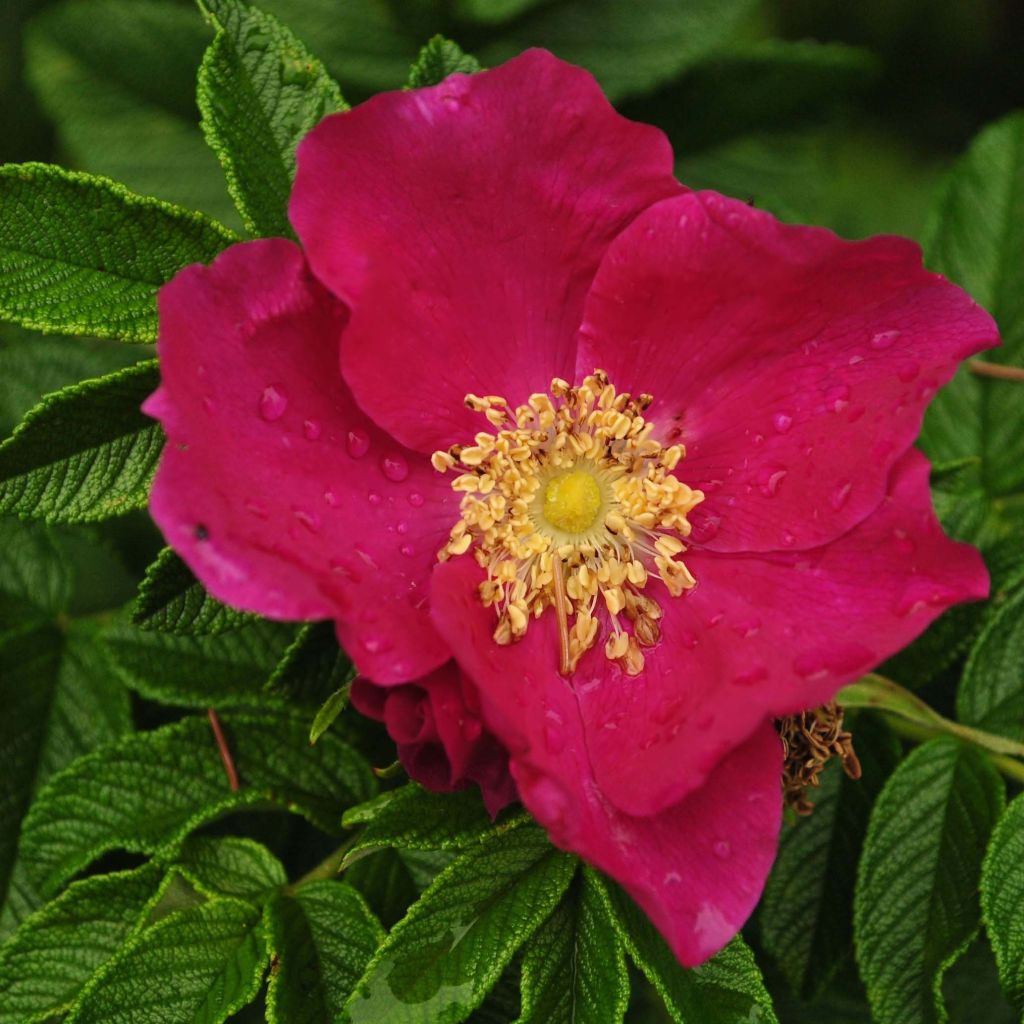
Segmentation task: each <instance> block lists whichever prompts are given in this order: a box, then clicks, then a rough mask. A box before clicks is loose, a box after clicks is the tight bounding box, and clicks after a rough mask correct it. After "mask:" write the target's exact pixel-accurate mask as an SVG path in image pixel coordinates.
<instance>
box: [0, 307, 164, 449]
mask: <svg viewBox="0 0 1024 1024" xmlns="http://www.w3.org/2000/svg"><path fill="white" fill-rule="evenodd" d="M148 353H149V350H148V349H147V348H146V347H145V346H143V345H119V344H117V343H116V342H113V341H109V340H106V341H103V340H100V339H96V338H65V337H63V336H61V335H47V334H37V333H36V332H35V331H26V330H23V329H22V328H20V327H16V326H15V325H14V324H9V323H7V324H0V380H2V381H3V382H4V386H3V390H2V391H0V435H3V436H4V437H6V436H7V435H8V434H9V433H10V432H11V431H12V430H13V429H14V428H15V426H16V425H17V424H18V422H19V421H20V420H21V418H22V416H24V415H25V413H27V412H28V411H29V409H31V408H32V406H34V405H35V404H36V403H37V402H38V401H39V399H40V398H42V396H43V395H45V394H49V393H50V392H51V391H60V389H61V388H65V387H67V386H68V385H69V384H77V383H78V382H79V381H81V380H85V379H86V378H87V377H103V376H104V375H106V374H108V373H113V372H114V371H115V370H121V369H123V368H124V367H126V366H128V365H130V364H131V363H134V362H138V360H139V359H142V358H144V357H145V356H146V355H147V354H148Z"/></svg>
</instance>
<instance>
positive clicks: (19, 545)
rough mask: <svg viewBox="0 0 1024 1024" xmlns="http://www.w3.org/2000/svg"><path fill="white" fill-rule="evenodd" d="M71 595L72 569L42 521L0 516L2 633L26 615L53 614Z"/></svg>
mask: <svg viewBox="0 0 1024 1024" xmlns="http://www.w3.org/2000/svg"><path fill="white" fill-rule="evenodd" d="M70 596H71V569H70V566H69V565H68V564H67V560H66V558H65V557H64V554H63V552H62V551H61V549H60V547H59V545H58V544H57V542H56V539H55V537H54V535H53V533H52V531H50V530H49V529H47V528H46V527H45V526H43V525H42V524H41V523H24V522H21V521H20V520H18V519H2V518H0V636H2V635H3V631H4V630H5V629H7V628H8V627H9V626H12V625H17V624H22V623H23V621H24V620H25V619H30V620H35V619H37V618H39V617H40V616H53V615H56V614H57V613H58V612H61V611H63V610H64V608H65V606H66V605H67V602H68V599H69V597H70Z"/></svg>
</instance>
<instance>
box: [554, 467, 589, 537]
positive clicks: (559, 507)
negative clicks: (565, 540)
mask: <svg viewBox="0 0 1024 1024" xmlns="http://www.w3.org/2000/svg"><path fill="white" fill-rule="evenodd" d="M601 504H602V502H601V488H600V487H599V486H598V483H597V480H595V479H594V474H593V473H591V472H589V471H588V470H586V469H573V470H570V471H569V472H568V473H563V474H562V475H561V476H556V477H554V478H552V479H551V480H549V481H548V485H547V487H545V488H544V518H545V519H546V520H547V521H548V522H549V523H550V524H551V525H552V526H554V527H555V528H556V529H558V530H563V531H564V532H565V533H585V532H586V531H587V530H589V529H590V528H591V527H592V526H593V525H594V523H595V522H597V514H598V512H600V511H601Z"/></svg>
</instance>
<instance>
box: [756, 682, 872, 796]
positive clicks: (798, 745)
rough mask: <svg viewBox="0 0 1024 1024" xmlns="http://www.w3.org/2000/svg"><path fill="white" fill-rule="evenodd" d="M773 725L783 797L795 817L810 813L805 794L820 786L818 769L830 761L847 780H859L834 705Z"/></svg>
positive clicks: (850, 743) (839, 713)
mask: <svg viewBox="0 0 1024 1024" xmlns="http://www.w3.org/2000/svg"><path fill="white" fill-rule="evenodd" d="M776 724H777V727H778V730H779V735H780V736H781V737H782V750H783V755H784V757H785V764H784V765H783V769H782V791H783V797H784V799H785V801H786V804H787V806H789V807H791V808H792V809H793V810H794V811H795V812H796V813H797V814H800V815H807V814H810V813H811V812H812V811H813V810H814V804H813V803H812V802H811V801H810V800H809V799H808V798H807V790H808V789H810V788H812V787H817V786H819V785H820V778H819V777H820V775H821V772H822V769H824V767H825V765H826V764H828V762H829V761H830V760H831V759H832V758H833V757H838V758H839V759H840V761H841V762H842V765H843V771H844V772H846V774H847V775H848V776H849V777H850V778H851V779H859V778H860V773H861V769H860V761H859V760H858V759H857V754H856V753H855V751H854V749H853V736H852V735H851V734H850V733H849V732H848V731H847V730H845V729H844V728H843V709H842V707H841V706H840V705H839V704H836V703H835V701H833V702H832V703H830V704H825V705H823V706H822V707H819V708H811V709H810V710H809V711H802V712H800V714H798V715H790V716H789V717H788V718H781V719H779V721H778V722H777V723H776Z"/></svg>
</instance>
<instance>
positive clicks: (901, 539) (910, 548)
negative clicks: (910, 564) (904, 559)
mask: <svg viewBox="0 0 1024 1024" xmlns="http://www.w3.org/2000/svg"><path fill="white" fill-rule="evenodd" d="M892 539H893V543H894V544H895V545H896V550H897V551H899V552H900V554H903V555H912V554H913V553H914V542H913V540H911V538H910V536H909V535H908V533H907V531H906V530H901V529H899V528H897V529H895V530H893V531H892Z"/></svg>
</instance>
